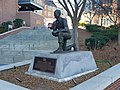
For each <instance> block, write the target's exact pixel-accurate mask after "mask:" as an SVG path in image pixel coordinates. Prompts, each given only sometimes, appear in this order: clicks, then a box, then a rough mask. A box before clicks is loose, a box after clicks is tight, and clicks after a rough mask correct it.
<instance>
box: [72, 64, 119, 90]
mask: <svg viewBox="0 0 120 90" xmlns="http://www.w3.org/2000/svg"><path fill="white" fill-rule="evenodd" d="M119 68H120V64H117V65H115V66H113V67H112V68H110V69H108V70H106V71H104V72H102V73H100V74H99V75H97V76H95V77H93V78H91V79H89V80H87V81H85V82H83V83H81V84H79V85H77V86H75V87H73V88H71V89H70V90H104V89H105V88H106V87H107V86H108V85H110V84H111V83H113V82H115V81H116V80H117V79H119V78H120V70H119Z"/></svg>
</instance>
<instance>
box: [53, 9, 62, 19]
mask: <svg viewBox="0 0 120 90" xmlns="http://www.w3.org/2000/svg"><path fill="white" fill-rule="evenodd" d="M60 15H61V11H60V10H55V12H54V16H55V18H59V17H60Z"/></svg>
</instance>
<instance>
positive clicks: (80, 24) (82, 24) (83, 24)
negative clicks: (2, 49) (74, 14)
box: [78, 22, 87, 27]
mask: <svg viewBox="0 0 120 90" xmlns="http://www.w3.org/2000/svg"><path fill="white" fill-rule="evenodd" d="M86 25H87V24H86V23H84V22H80V23H79V24H78V26H82V27H85V26H86Z"/></svg>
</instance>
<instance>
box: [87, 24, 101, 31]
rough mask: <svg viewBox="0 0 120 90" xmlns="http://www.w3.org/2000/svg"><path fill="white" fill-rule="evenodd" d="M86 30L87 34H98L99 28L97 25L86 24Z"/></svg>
mask: <svg viewBox="0 0 120 90" xmlns="http://www.w3.org/2000/svg"><path fill="white" fill-rule="evenodd" d="M86 30H87V31H89V32H100V31H101V28H100V27H99V26H98V25H95V24H94V25H91V24H87V25H86Z"/></svg>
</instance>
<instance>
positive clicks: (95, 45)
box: [85, 35, 109, 50]
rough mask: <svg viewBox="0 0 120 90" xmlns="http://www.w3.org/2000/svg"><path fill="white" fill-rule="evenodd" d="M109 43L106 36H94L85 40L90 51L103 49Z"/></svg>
mask: <svg viewBox="0 0 120 90" xmlns="http://www.w3.org/2000/svg"><path fill="white" fill-rule="evenodd" d="M108 41H109V38H108V37H106V36H102V35H99V36H92V37H90V38H88V39H86V40H85V45H86V46H87V48H88V49H89V50H94V49H101V48H102V47H103V46H105V45H106V44H107V42H108Z"/></svg>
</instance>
